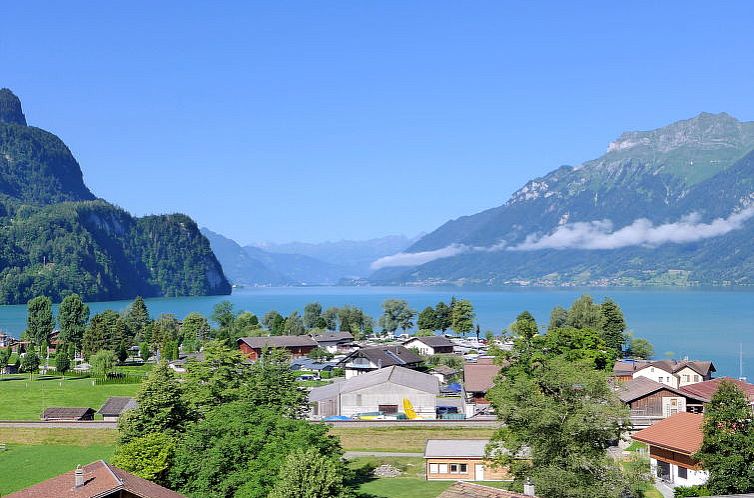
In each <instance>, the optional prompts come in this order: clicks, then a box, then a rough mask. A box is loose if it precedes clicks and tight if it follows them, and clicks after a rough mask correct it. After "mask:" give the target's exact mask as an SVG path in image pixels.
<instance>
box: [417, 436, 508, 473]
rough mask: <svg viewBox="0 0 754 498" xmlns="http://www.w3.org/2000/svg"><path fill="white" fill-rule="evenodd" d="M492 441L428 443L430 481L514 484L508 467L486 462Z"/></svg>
mask: <svg viewBox="0 0 754 498" xmlns="http://www.w3.org/2000/svg"><path fill="white" fill-rule="evenodd" d="M489 442H490V441H489V439H428V440H427V445H426V447H425V449H424V466H425V475H426V478H427V480H430V481H512V480H513V477H512V476H511V474H510V472H509V471H508V469H507V468H505V467H499V466H496V465H493V464H492V463H491V462H490V461H488V460H487V459H486V458H485V449H486V447H487V445H488V444H489Z"/></svg>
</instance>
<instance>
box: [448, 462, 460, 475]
mask: <svg viewBox="0 0 754 498" xmlns="http://www.w3.org/2000/svg"><path fill="white" fill-rule="evenodd" d="M450 473H451V474H458V464H457V463H451V464H450Z"/></svg>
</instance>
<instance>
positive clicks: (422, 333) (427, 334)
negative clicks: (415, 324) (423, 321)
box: [414, 329, 435, 337]
mask: <svg viewBox="0 0 754 498" xmlns="http://www.w3.org/2000/svg"><path fill="white" fill-rule="evenodd" d="M434 335H435V333H434V332H433V331H432V330H425V329H419V331H418V332H417V333H416V334H414V337H432V336H434Z"/></svg>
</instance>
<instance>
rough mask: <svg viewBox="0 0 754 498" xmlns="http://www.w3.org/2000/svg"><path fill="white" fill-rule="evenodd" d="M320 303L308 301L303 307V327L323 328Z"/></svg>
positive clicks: (309, 328) (308, 328)
mask: <svg viewBox="0 0 754 498" xmlns="http://www.w3.org/2000/svg"><path fill="white" fill-rule="evenodd" d="M322 321H323V320H322V305H321V304H319V303H309V304H307V305H306V306H305V307H304V327H306V329H307V330H311V329H318V328H323V327H322V326H321V325H322Z"/></svg>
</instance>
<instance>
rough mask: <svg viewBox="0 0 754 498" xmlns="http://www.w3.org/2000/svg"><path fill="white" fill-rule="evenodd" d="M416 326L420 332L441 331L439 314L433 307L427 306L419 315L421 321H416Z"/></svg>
mask: <svg viewBox="0 0 754 498" xmlns="http://www.w3.org/2000/svg"><path fill="white" fill-rule="evenodd" d="M416 326H417V327H419V330H430V331H434V330H437V329H439V328H440V327H438V326H437V314H436V313H435V309H434V308H433V307H432V306H427V307H426V308H424V309H423V310H422V311H421V313H419V319H418V320H417V321H416Z"/></svg>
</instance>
